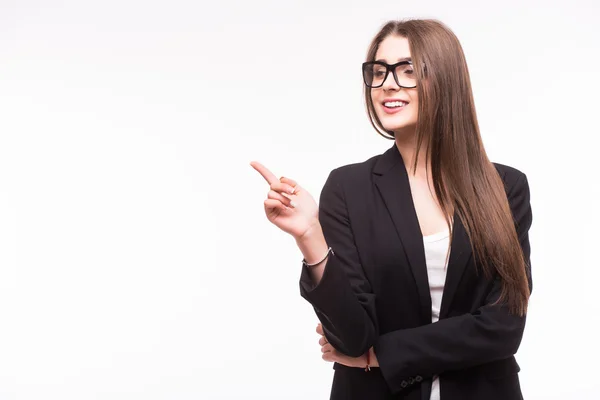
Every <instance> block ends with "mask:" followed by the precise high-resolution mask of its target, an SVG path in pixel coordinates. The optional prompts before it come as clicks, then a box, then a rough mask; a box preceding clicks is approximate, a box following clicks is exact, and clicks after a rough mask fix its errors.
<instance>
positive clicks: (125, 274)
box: [0, 0, 600, 400]
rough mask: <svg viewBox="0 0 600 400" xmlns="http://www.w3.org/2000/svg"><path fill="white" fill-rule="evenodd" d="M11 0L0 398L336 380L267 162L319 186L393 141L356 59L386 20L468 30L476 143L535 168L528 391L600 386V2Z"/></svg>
mask: <svg viewBox="0 0 600 400" xmlns="http://www.w3.org/2000/svg"><path fill="white" fill-rule="evenodd" d="M569 3H570V4H568V5H567V2H563V1H539V2H537V1H528V2H522V1H502V2H493V3H491V2H478V1H474V0H473V1H452V2H449V1H428V2H424V1H419V2H398V1H383V0H382V1H378V2H365V1H348V0H344V1H276V0H272V1H264V0H262V1H252V2H250V1H237V2H232V1H227V2H225V1H223V2H211V3H210V4H209V3H206V2H204V1H200V2H198V1H192V0H188V1H185V0H169V1H166V0H163V1H141V0H103V1H75V0H63V1H57V0H53V1H42V0H37V1H34V0H22V1H16V0H15V1H10V0H1V1H0V399H2V400H5V399H6V400H17V399H18V400H34V399H35V400H37V399H44V400H45V399H60V400H70V399H73V400H75V399H77V400H81V399H111V400H113V399H127V400H129V399H144V400H154V399H241V398H244V399H246V398H248V399H250V398H251V399H307V398H314V399H325V398H328V395H329V388H330V384H331V378H332V374H333V371H332V369H331V364H329V363H326V362H324V361H322V360H321V356H320V355H321V353H320V347H319V345H318V343H317V340H318V336H317V335H316V333H315V332H314V329H315V327H316V324H317V319H316V317H315V316H314V314H313V311H312V308H311V307H310V305H309V304H308V303H307V302H305V301H304V300H303V299H302V298H301V297H300V295H299V288H298V277H299V274H300V267H301V265H300V260H301V254H300V252H299V251H298V249H297V248H296V247H295V244H294V241H293V239H292V238H291V237H289V236H287V235H286V234H284V233H283V232H280V231H279V230H278V229H277V228H275V227H274V226H272V225H271V224H269V223H268V221H267V220H266V218H265V216H264V212H263V205H262V202H263V200H264V198H265V196H266V193H267V185H266V183H265V182H264V181H263V180H262V178H261V177H260V176H259V175H258V174H257V173H256V172H255V171H254V170H252V169H251V167H250V166H249V165H248V163H249V162H250V161H252V160H259V161H261V162H262V163H264V164H265V165H266V166H268V167H269V168H271V169H272V170H273V172H275V173H276V174H277V175H285V176H289V177H292V178H294V179H296V180H298V181H299V182H300V184H301V185H303V186H304V187H305V188H306V189H308V190H310V191H311V193H313V196H315V197H316V198H318V195H319V193H320V190H321V187H322V185H323V183H324V181H325V179H326V177H327V175H328V174H329V172H330V170H331V169H333V168H335V167H337V166H340V165H343V164H348V163H352V162H360V161H363V160H365V159H367V158H369V157H371V156H373V155H376V154H379V153H381V152H383V151H385V150H386V149H387V148H389V147H390V146H391V145H392V142H389V141H387V140H385V139H383V138H380V137H379V136H378V135H377V134H376V133H375V132H374V131H373V129H372V128H371V127H370V125H369V123H368V120H367V117H366V114H365V111H364V106H363V104H362V97H361V96H362V92H361V90H362V88H361V85H362V82H361V76H360V63H361V62H362V61H363V58H364V56H365V54H366V50H367V46H368V44H369V42H370V40H371V38H372V37H373V35H374V34H375V33H376V32H377V30H378V29H379V27H380V26H381V25H382V24H383V23H384V22H385V21H386V20H388V19H396V18H405V17H431V18H437V19H440V20H441V21H443V22H445V23H446V24H448V25H449V26H450V28H451V29H453V30H454V32H455V33H456V34H457V36H458V37H459V39H460V40H461V43H462V45H463V47H464V50H465V53H466V56H467V61H468V63H469V68H470V72H471V76H472V81H473V88H474V95H475V101H476V105H477V111H478V116H479V122H480V125H481V129H482V135H483V139H484V143H485V145H486V149H487V151H488V154H489V156H490V158H491V159H492V160H493V161H496V162H500V163H503V164H508V165H511V166H513V167H516V168H518V169H520V170H521V171H523V172H525V173H526V174H527V176H528V178H529V183H530V187H531V193H532V195H531V201H532V207H533V213H534V222H533V227H532V229H531V231H530V239H531V247H532V264H533V274H534V292H533V296H532V299H531V306H530V312H529V317H528V325H527V328H526V332H525V336H524V339H523V342H522V345H521V348H520V350H519V353H518V355H517V359H518V361H519V363H520V365H521V367H522V372H521V374H520V377H521V382H522V387H523V391H524V394H525V398H526V399H528V400H533V399H543V400H549V399H560V400H563V399H577V400H585V399H600V394H598V393H600V384H599V383H598V373H599V372H600V369H599V368H598V362H599V358H600V348H599V345H598V342H599V341H598V338H599V336H598V323H599V322H600V317H599V316H598V314H599V312H598V304H599V303H598V301H599V300H598V295H597V288H598V287H599V282H600V272H599V269H600V261H598V260H599V258H598V241H599V240H600V236H599V235H598V232H599V229H600V211H598V208H599V203H600V201H599V200H598V199H599V196H600V189H599V186H598V182H599V180H600V179H599V178H598V173H599V172H600V171H599V167H598V164H597V162H598V158H599V157H600V154H599V152H598V147H597V146H598V134H599V133H600V130H599V128H598V123H597V119H598V115H599V112H598V110H597V108H598V104H599V103H598V96H599V93H600V84H599V72H598V64H599V61H600V57H599V47H598V42H599V39H600V28H599V26H600V25H599V24H598V18H599V17H600V6H599V4H598V2H596V1H593V0H587V1H585V0H578V1H571V2H569Z"/></svg>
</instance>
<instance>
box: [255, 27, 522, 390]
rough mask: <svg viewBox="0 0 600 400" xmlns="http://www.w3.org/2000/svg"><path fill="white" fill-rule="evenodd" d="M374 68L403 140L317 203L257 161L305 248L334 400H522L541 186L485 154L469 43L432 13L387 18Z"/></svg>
mask: <svg viewBox="0 0 600 400" xmlns="http://www.w3.org/2000/svg"><path fill="white" fill-rule="evenodd" d="M363 79H364V84H365V101H366V105H367V110H368V114H369V118H370V120H371V122H372V125H373V126H374V128H375V129H376V130H377V131H378V132H379V133H380V134H381V135H382V136H384V137H388V138H390V139H393V140H394V145H393V146H392V147H391V148H390V149H389V150H387V151H386V152H385V153H383V154H381V155H378V156H375V157H373V158H371V159H369V160H367V161H365V162H362V163H358V164H352V165H347V166H343V167H340V168H337V169H335V170H333V171H332V172H331V173H330V175H329V177H328V179H327V181H326V183H325V185H324V187H323V190H322V193H321V197H320V205H319V207H317V205H316V203H315V201H314V199H313V198H312V197H311V195H310V194H309V193H307V192H306V191H305V190H304V189H302V187H301V186H299V185H298V184H297V183H296V182H295V181H294V180H292V179H289V178H281V179H278V178H277V177H275V176H274V175H273V174H272V173H271V172H269V171H268V170H267V169H266V168H265V167H263V166H262V165H260V164H258V163H252V164H251V165H252V166H253V167H254V168H255V169H256V170H258V171H259V172H260V173H261V174H262V175H263V176H264V177H265V179H267V181H268V182H269V184H270V191H269V193H268V198H267V200H265V202H264V205H265V211H266V214H267V217H268V219H269V220H270V221H271V222H272V223H273V224H275V225H276V226H278V227H279V228H281V229H282V230H283V231H285V232H287V233H289V234H291V235H293V236H294V238H295V239H296V242H297V244H298V247H299V248H300V250H301V252H302V254H303V255H304V260H303V262H302V263H303V266H302V275H301V279H300V289H301V294H302V296H303V297H304V298H305V299H306V300H308V301H309V302H310V303H311V304H312V306H313V307H314V309H315V312H316V314H317V316H318V318H319V320H320V321H321V324H319V326H318V328H317V329H318V332H319V333H321V335H322V338H321V340H320V344H321V345H322V351H323V358H324V359H325V360H328V361H334V362H335V364H334V369H335V374H334V380H333V385H332V391H331V399H345V400H347V399H370V400H376V399H406V400H409V399H410V400H427V399H441V400H452V399H460V400H465V399H478V400H479V399H483V400H495V399H498V400H511V399H522V395H521V389H520V385H519V379H518V375H517V373H518V372H519V366H518V364H517V362H516V361H515V358H514V354H515V353H516V352H517V349H518V347H519V344H520V342H521V338H522V335H523V329H524V326H525V313H526V310H527V303H528V299H529V295H530V292H531V287H532V286H531V274H530V265H529V254H530V246H529V238H528V230H529V228H530V226H531V221H532V214H531V207H530V202H529V186H528V183H527V178H526V176H525V175H524V174H523V173H522V172H520V171H518V170H517V169H515V168H512V167H509V166H505V165H502V164H497V163H492V162H490V161H489V160H488V158H487V155H486V153H485V150H484V147H483V144H482V140H481V137H480V133H479V127H478V124H477V118H476V113H475V107H474V102H473V96H472V92H471V85H470V79H469V73H468V69H467V64H466V61H465V57H464V54H463V51H462V48H461V46H460V43H459V41H458V39H457V38H456V37H455V35H454V34H453V33H452V32H451V31H450V30H449V29H448V28H447V27H445V26H444V25H443V24H441V23H440V22H438V21H435V20H406V21H392V22H389V23H387V24H386V25H384V26H383V28H382V29H381V31H380V32H379V33H378V34H377V35H376V37H375V38H374V40H373V42H372V43H371V46H370V47H369V51H368V55H367V62H365V63H364V64H363Z"/></svg>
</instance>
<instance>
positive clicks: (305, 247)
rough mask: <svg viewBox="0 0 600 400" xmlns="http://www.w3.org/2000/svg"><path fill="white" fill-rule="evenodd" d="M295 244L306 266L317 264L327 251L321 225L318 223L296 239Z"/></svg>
mask: <svg viewBox="0 0 600 400" xmlns="http://www.w3.org/2000/svg"><path fill="white" fill-rule="evenodd" d="M296 244H297V245H298V248H299V249H300V251H301V252H302V255H303V256H304V260H305V261H306V262H307V263H308V264H313V263H315V262H318V261H319V260H321V259H322V258H323V255H324V254H325V253H327V251H328V250H329V247H328V246H327V242H326V241H325V236H324V235H323V230H322V229H321V224H319V222H318V221H317V223H316V224H315V225H314V226H312V227H311V228H309V229H307V230H306V232H305V233H304V234H302V235H301V236H299V237H297V238H296Z"/></svg>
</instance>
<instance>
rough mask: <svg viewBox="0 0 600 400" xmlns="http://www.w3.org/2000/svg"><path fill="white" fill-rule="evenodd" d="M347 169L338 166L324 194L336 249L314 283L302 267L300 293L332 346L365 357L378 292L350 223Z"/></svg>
mask: <svg viewBox="0 0 600 400" xmlns="http://www.w3.org/2000/svg"><path fill="white" fill-rule="evenodd" d="M342 178H343V176H342V171H341V170H340V169H336V170H333V171H332V172H331V173H330V174H329V177H328V178H327V181H326V182H325V185H324V186H323V189H322V191H321V196H320V199H319V221H320V223H321V226H322V229H323V234H324V236H325V240H326V241H327V244H328V245H329V246H330V247H331V248H332V249H333V252H334V254H332V255H330V256H329V258H328V259H327V263H326V264H325V270H324V273H323V277H322V279H321V281H320V282H319V284H318V285H316V286H315V285H314V284H313V282H312V279H311V277H310V275H309V273H308V270H307V269H306V267H304V266H303V267H302V274H301V277H300V294H301V296H302V297H303V298H305V299H306V300H307V301H308V302H309V303H310V304H311V305H312V306H313V308H314V310H315V312H316V314H317V317H318V318H319V320H320V321H321V324H322V325H323V330H324V333H325V337H326V338H327V340H328V341H329V342H330V343H331V345H332V346H333V347H334V348H335V349H336V350H338V351H340V352H341V353H343V354H346V355H349V356H351V357H359V356H362V355H363V354H364V353H366V351H367V350H368V349H369V348H370V347H371V346H372V345H373V344H374V343H375V340H376V338H377V332H378V329H377V320H376V314H375V295H374V294H373V292H372V289H371V286H370V284H369V282H368V280H367V278H366V277H365V274H364V271H363V267H362V265H361V262H360V258H359V255H358V251H357V249H356V245H355V241H354V235H353V233H352V228H351V226H350V221H349V217H348V211H347V207H346V201H345V198H344V191H343V186H342V180H341V179H342Z"/></svg>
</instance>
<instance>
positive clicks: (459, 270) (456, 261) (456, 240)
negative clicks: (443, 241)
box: [440, 211, 472, 319]
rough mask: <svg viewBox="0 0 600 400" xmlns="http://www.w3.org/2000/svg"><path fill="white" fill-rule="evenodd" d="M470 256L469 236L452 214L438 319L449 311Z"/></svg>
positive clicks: (457, 217) (455, 214) (458, 219)
mask: <svg viewBox="0 0 600 400" xmlns="http://www.w3.org/2000/svg"><path fill="white" fill-rule="evenodd" d="M471 255H472V250H471V241H470V240H469V235H468V234H467V231H466V229H465V226H464V225H463V223H462V221H461V220H460V218H459V216H458V212H456V211H455V212H454V222H453V225H452V244H451V247H450V259H449V260H448V271H447V274H446V283H445V284H444V293H443V295H442V306H441V307H440V319H442V318H446V316H447V315H448V312H449V311H450V305H451V304H452V299H453V298H454V295H455V293H456V289H457V288H458V284H459V282H460V280H461V278H462V275H463V273H464V271H465V267H466V266H467V263H468V261H469V258H470V257H471Z"/></svg>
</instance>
